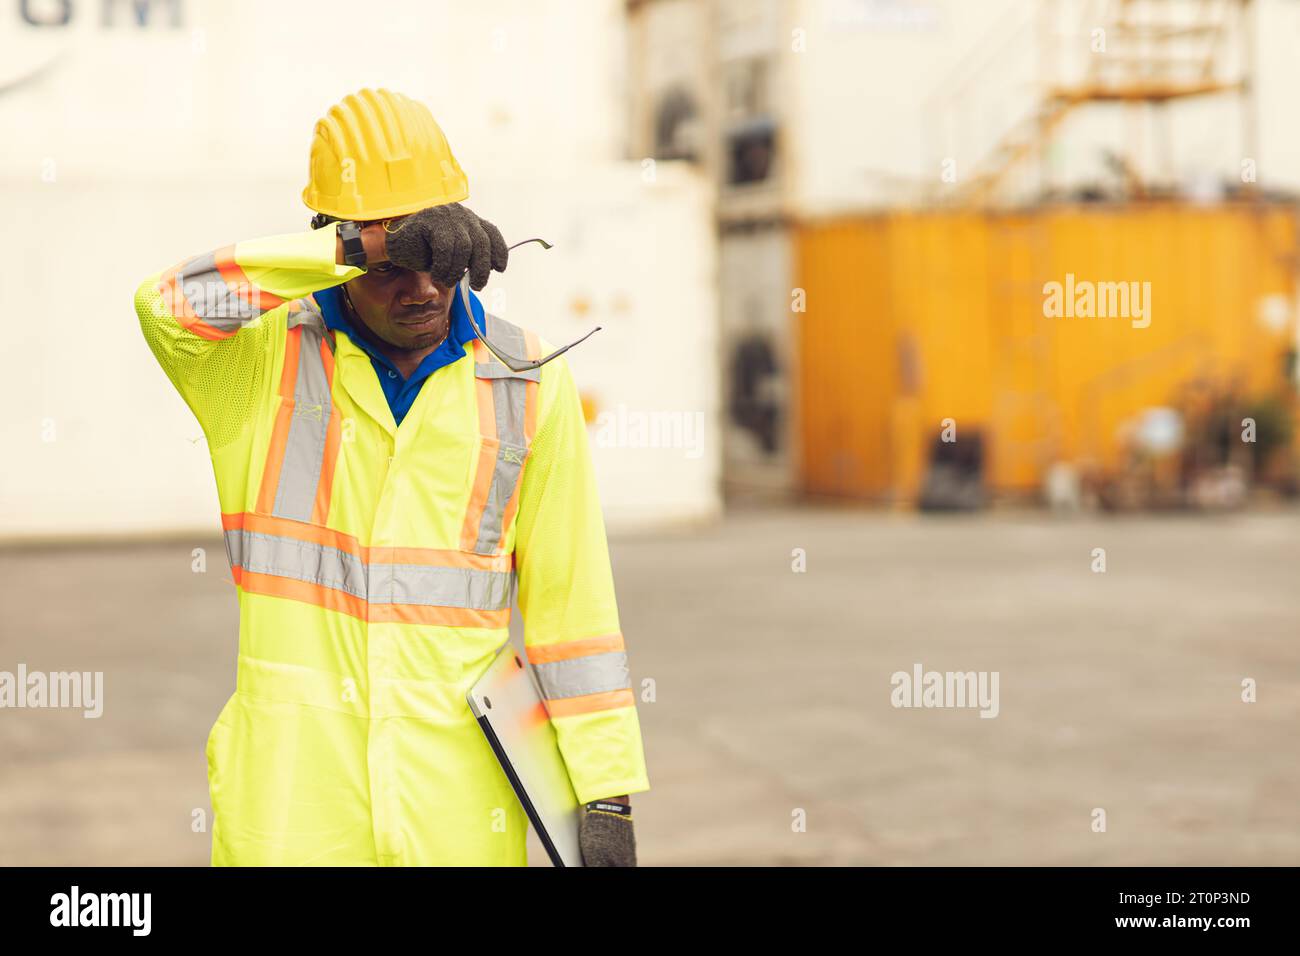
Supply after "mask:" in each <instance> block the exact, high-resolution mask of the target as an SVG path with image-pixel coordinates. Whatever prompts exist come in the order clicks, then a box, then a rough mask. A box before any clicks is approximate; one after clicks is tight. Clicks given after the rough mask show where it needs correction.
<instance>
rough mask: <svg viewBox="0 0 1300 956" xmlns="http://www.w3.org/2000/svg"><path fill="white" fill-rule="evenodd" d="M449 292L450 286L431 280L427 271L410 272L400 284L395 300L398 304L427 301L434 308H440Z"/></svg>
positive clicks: (413, 303) (423, 303)
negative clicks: (401, 284)
mask: <svg viewBox="0 0 1300 956" xmlns="http://www.w3.org/2000/svg"><path fill="white" fill-rule="evenodd" d="M450 293H451V287H450V286H445V285H443V284H442V283H440V282H435V281H433V278H432V277H431V276H430V275H429V273H427V272H411V273H410V274H409V275H408V276H407V281H406V282H405V283H404V284H403V286H402V289H401V292H400V293H399V297H398V300H397V301H398V303H399V304H400V305H425V304H426V303H427V304H431V305H433V307H434V308H437V309H441V308H442V306H443V304H444V303H445V302H446V301H447V296H448V295H450Z"/></svg>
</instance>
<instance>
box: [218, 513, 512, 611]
mask: <svg viewBox="0 0 1300 956" xmlns="http://www.w3.org/2000/svg"><path fill="white" fill-rule="evenodd" d="M225 538H226V554H227V555H229V556H230V562H231V565H232V566H238V567H241V568H243V569H244V570H245V571H251V572H253V573H255V574H273V575H275V576H276V577H281V578H291V579H293V580H295V581H306V582H308V583H310V584H319V585H321V586H322V587H327V588H332V589H333V590H336V591H342V592H344V593H345V594H351V595H352V596H353V597H357V598H361V599H362V600H364V601H366V602H367V603H369V604H419V605H427V606H433V607H456V608H469V609H471V610H477V611H501V610H504V609H505V608H508V607H509V606H510V603H511V600H512V599H513V597H514V593H513V588H514V572H513V571H480V570H475V569H472V568H439V567H429V566H427V565H419V564H371V565H369V566H367V565H366V563H365V562H364V561H362V560H361V559H360V558H359V557H357V556H356V555H353V554H348V553H347V552H344V551H340V550H339V549H337V548H331V547H329V546H328V545H321V544H313V543H312V542H310V541H299V540H297V539H295V538H286V537H282V536H280V535H273V534H263V533H262V532H258V531H245V530H240V529H235V530H233V531H227V532H226V534H225Z"/></svg>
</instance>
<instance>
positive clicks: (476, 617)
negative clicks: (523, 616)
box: [368, 604, 510, 629]
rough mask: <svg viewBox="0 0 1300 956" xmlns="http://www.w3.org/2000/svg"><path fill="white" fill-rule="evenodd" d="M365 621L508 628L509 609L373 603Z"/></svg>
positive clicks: (373, 622)
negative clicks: (482, 609)
mask: <svg viewBox="0 0 1300 956" xmlns="http://www.w3.org/2000/svg"><path fill="white" fill-rule="evenodd" d="M368 620H369V621H370V623H372V624H432V625H435V626H438V627H483V628H492V629H495V628H501V627H509V626H510V608H508V607H507V608H503V609H501V610H500V611H480V610H476V609H474V608H465V607H438V606H435V605H427V604H372V605H370V616H369V618H368Z"/></svg>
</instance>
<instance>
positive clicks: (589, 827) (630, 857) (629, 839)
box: [578, 800, 636, 866]
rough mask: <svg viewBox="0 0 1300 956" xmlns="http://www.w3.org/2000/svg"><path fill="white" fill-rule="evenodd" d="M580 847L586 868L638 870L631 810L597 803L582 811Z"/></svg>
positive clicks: (621, 806)
mask: <svg viewBox="0 0 1300 956" xmlns="http://www.w3.org/2000/svg"><path fill="white" fill-rule="evenodd" d="M578 846H579V848H580V849H581V850H582V862H583V865H584V866H636V837H635V836H634V835H633V833H632V808H631V807H629V806H625V805H621V804H614V803H606V802H604V801H600V800H597V801H596V802H594V803H589V804H587V806H585V807H583V808H582V816H581V817H580V818H579V821H578Z"/></svg>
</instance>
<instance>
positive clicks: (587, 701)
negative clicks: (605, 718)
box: [546, 687, 636, 718]
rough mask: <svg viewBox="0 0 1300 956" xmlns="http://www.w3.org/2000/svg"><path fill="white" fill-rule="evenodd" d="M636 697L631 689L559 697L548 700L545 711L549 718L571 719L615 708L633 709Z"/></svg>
mask: <svg viewBox="0 0 1300 956" xmlns="http://www.w3.org/2000/svg"><path fill="white" fill-rule="evenodd" d="M635 705H636V697H635V696H634V695H633V694H632V688H630V687H625V688H623V689H622V690H608V691H605V692H604V693H601V694H585V695H584V696H582V697H561V698H559V699H557V700H548V701H547V702H546V709H547V710H548V711H549V712H550V715H551V717H553V718H554V717H573V716H575V715H577V714H590V713H594V712H595V711H599V710H613V709H614V708H616V707H634V706H635Z"/></svg>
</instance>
